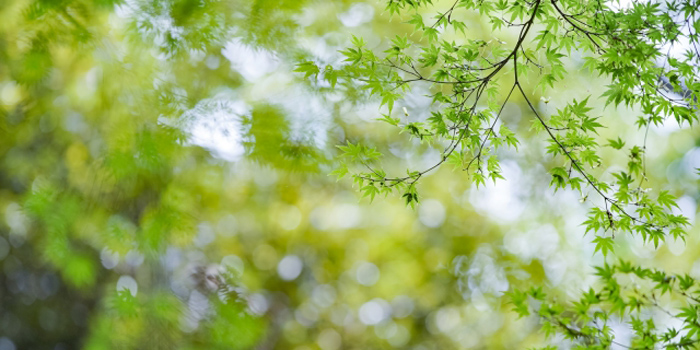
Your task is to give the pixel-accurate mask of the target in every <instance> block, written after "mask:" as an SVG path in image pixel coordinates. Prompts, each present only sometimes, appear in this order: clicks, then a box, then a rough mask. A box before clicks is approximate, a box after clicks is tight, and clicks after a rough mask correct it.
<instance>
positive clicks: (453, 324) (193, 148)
mask: <svg viewBox="0 0 700 350" xmlns="http://www.w3.org/2000/svg"><path fill="white" fill-rule="evenodd" d="M439 5H445V7H447V8H448V7H449V5H450V4H447V3H445V4H443V2H439ZM421 11H423V10H421ZM426 11H427V10H426ZM404 20H406V21H408V20H410V18H405V19H404V18H402V19H401V20H398V19H397V18H396V17H394V19H391V18H390V16H389V14H388V13H386V12H384V10H383V4H375V3H373V2H361V1H350V0H348V1H340V0H338V1H324V2H321V1H291V0H289V1H287V0H284V1H282V0H253V1H251V0H228V1H201V0H196V1H194V0H167V1H161V0H125V1H111V0H92V1H89V0H61V1H50V0H36V1H33V0H11V1H4V2H0V116H1V117H0V209H1V210H0V213H2V216H1V218H2V219H0V349H1V350H7V349H15V348H16V349H75V348H85V349H192V350H194V349H251V348H256V349H323V350H335V349H368V348H371V349H375V348H379V349H381V348H414V349H452V348H455V349H458V348H472V347H474V348H526V347H529V346H537V345H541V344H543V342H544V335H543V334H542V333H540V332H538V329H539V325H538V320H537V319H533V318H529V319H520V320H518V314H517V313H515V312H512V311H511V310H512V305H510V304H508V300H506V299H505V298H502V295H503V293H504V292H506V291H507V290H510V289H512V287H530V286H533V285H545V286H547V287H548V289H551V294H550V295H558V296H559V297H560V298H562V299H567V298H568V296H570V295H576V296H578V295H579V291H580V290H583V289H587V288H588V287H589V286H590V285H591V284H593V279H592V277H591V276H592V271H591V270H592V269H591V268H589V266H591V265H593V264H597V265H600V264H601V262H602V261H603V257H602V256H601V255H600V254H595V255H594V249H595V248H594V247H595V245H594V244H593V243H591V240H592V237H584V236H583V233H584V228H583V227H579V226H578V225H579V224H580V223H582V222H583V221H584V220H585V217H584V214H585V209H586V205H588V202H585V203H583V204H581V203H579V199H581V198H580V196H579V195H578V194H577V193H576V192H574V191H567V190H562V191H560V193H558V194H556V195H555V196H552V192H551V191H550V190H548V189H547V187H548V185H549V181H550V177H549V175H548V173H547V171H546V170H545V169H544V168H543V167H542V165H541V164H542V163H545V165H546V166H547V169H549V168H550V166H551V165H552V164H553V163H554V161H553V160H552V159H549V158H543V157H542V153H543V152H542V151H541V150H542V149H544V148H545V147H546V146H545V145H542V144H539V143H538V142H539V141H538V140H539V138H538V136H537V135H536V134H535V133H534V132H531V131H529V128H530V126H531V123H530V122H529V120H527V119H526V118H524V117H523V116H524V112H523V111H524V110H525V109H524V108H525V107H526V105H525V101H524V100H518V99H514V100H513V101H512V104H511V105H509V109H508V110H507V111H508V118H507V120H508V121H507V124H508V125H507V126H508V127H509V128H510V129H512V130H514V131H517V132H518V135H519V138H520V141H521V146H519V150H518V152H517V153H515V152H508V151H504V152H503V154H500V155H499V156H500V159H501V161H502V162H503V164H504V166H503V168H504V176H505V177H506V178H507V179H509V180H508V181H512V182H510V185H509V186H510V187H508V185H503V184H501V183H499V185H498V186H491V185H487V186H486V188H481V189H475V188H472V186H471V185H470V184H469V183H468V182H467V181H465V180H464V178H463V177H462V176H461V175H460V174H459V173H452V172H451V171H450V169H438V170H437V171H436V172H435V173H434V174H431V175H429V176H425V177H424V178H423V179H422V180H421V181H422V182H421V194H422V195H423V196H424V197H421V202H420V204H419V205H418V206H416V209H415V210H411V209H410V208H406V206H405V204H404V203H405V201H404V199H402V198H395V197H388V198H387V199H384V200H381V201H375V202H374V203H373V204H369V203H367V201H364V200H360V195H359V194H357V193H356V192H357V188H353V184H351V183H349V182H348V183H346V182H344V181H341V182H337V181H336V180H335V178H334V177H330V176H328V174H329V173H331V172H332V171H334V170H336V169H337V168H338V166H339V162H338V158H339V155H340V153H339V152H338V150H337V149H336V148H335V145H338V144H346V141H348V140H349V141H351V142H353V143H354V144H356V143H357V142H358V141H366V142H369V143H374V144H375V145H373V146H372V147H375V146H376V147H375V148H376V149H377V150H378V151H380V152H381V153H383V154H385V155H387V156H386V157H385V158H384V159H383V163H382V164H383V166H384V167H385V168H386V169H387V171H392V172H398V171H402V170H399V169H405V168H406V167H409V166H410V167H413V166H416V165H421V166H422V165H425V164H429V163H432V161H433V160H435V159H439V154H435V153H434V152H432V151H431V148H430V147H428V146H426V145H425V144H423V143H420V142H414V141H413V140H411V139H410V138H408V137H406V134H398V133H396V132H395V131H394V130H393V129H392V128H391V126H390V125H386V123H383V122H378V121H375V120H374V119H375V118H380V117H381V114H382V113H386V112H387V111H386V110H381V113H380V112H378V111H377V109H378V107H379V103H380V102H381V99H379V100H376V99H373V98H369V97H368V96H367V93H366V91H364V90H363V89H362V88H361V87H360V86H357V85H353V84H340V83H337V82H336V80H335V79H337V78H338V77H337V74H339V73H338V72H336V71H335V70H334V68H333V67H334V66H336V67H337V66H338V65H339V64H340V62H342V61H343V60H344V59H345V57H343V55H342V54H340V53H339V52H338V51H339V50H341V49H344V48H346V47H348V46H351V45H352V44H353V43H352V42H351V40H352V35H351V34H354V35H357V36H361V37H363V38H364V40H365V41H366V44H367V45H368V46H370V47H371V48H372V49H381V50H383V49H386V48H388V47H390V45H392V43H391V40H387V39H385V38H393V37H394V36H395V35H397V34H399V35H401V36H404V35H405V34H406V33H411V31H412V28H414V25H413V24H408V23H402V22H404ZM465 22H468V23H469V24H470V27H469V28H470V29H469V30H470V33H471V34H473V35H474V36H475V37H482V38H483V39H487V40H488V39H489V35H490V31H489V30H488V29H489V28H490V25H489V24H487V23H482V21H481V19H480V17H479V16H478V15H474V16H471V17H469V18H468V20H467V19H465ZM411 40H412V41H416V42H421V41H425V40H427V39H424V38H421V37H420V35H418V34H415V35H412V36H411ZM300 61H301V62H313V64H314V65H316V66H318V67H319V73H320V75H321V77H323V78H328V77H330V78H328V79H327V81H325V82H323V81H321V82H320V83H318V82H311V81H309V80H303V79H301V78H303V75H304V74H301V75H300V76H299V75H297V73H293V70H294V69H295V65H296V63H298V62H300ZM567 62H568V61H567ZM567 64H571V66H570V67H569V68H570V69H569V73H568V74H569V78H568V81H567V82H565V85H563V86H561V87H560V88H559V91H558V94H557V96H553V97H552V98H551V100H552V101H551V102H549V101H548V102H547V103H543V104H542V108H543V109H546V108H550V109H552V110H554V109H555V107H551V106H556V108H563V106H565V105H566V103H565V102H563V101H568V100H569V99H570V98H569V96H576V97H577V98H578V96H579V95H580V94H584V93H586V94H587V93H588V92H587V91H583V90H590V89H595V88H597V86H599V85H598V84H604V83H605V81H604V80H603V79H600V78H592V77H590V76H588V75H584V74H583V73H579V70H578V67H579V66H580V63H576V62H573V63H571V62H568V63H567ZM577 64H578V65H577ZM312 74H313V73H312ZM334 76H335V78H334ZM336 84H337V85H336ZM333 85H335V86H334V87H335V89H333ZM497 92H498V91H497ZM427 93H429V87H428V86H424V87H418V88H417V89H414V92H413V93H412V94H409V95H407V96H406V97H405V98H402V99H397V100H396V101H394V102H393V103H394V104H395V106H396V107H395V111H394V114H393V115H391V116H389V118H396V117H397V116H399V118H407V119H409V118H415V119H410V120H412V121H415V122H418V121H419V119H420V118H423V119H425V118H427V117H429V116H430V112H431V111H432V110H431V107H430V101H429V99H426V98H425V97H424V96H422V95H423V94H427ZM498 93H500V92H498ZM533 94H535V95H534V96H536V97H537V98H539V97H540V95H537V94H539V92H533ZM542 97H547V96H544V95H542ZM398 107H406V108H407V112H408V113H406V114H410V115H405V116H403V117H401V116H400V114H401V113H403V112H402V111H400V109H399V108H398ZM601 107H602V106H600V104H596V108H601ZM553 112H554V111H552V113H553ZM624 113H631V112H630V111H627V110H624V111H620V112H619V114H620V115H622V114H624ZM615 117H616V115H615V114H613V115H611V116H609V117H608V118H606V124H605V125H607V126H609V129H614V130H616V131H615V132H614V134H615V136H617V135H619V134H620V133H619V132H617V130H623V132H627V131H629V134H623V135H622V136H623V138H624V139H627V137H626V136H629V135H632V131H631V130H628V129H630V128H628V126H627V125H626V124H624V121H622V120H621V119H620V118H615ZM662 132H663V130H661V131H659V132H658V133H657V131H656V130H654V131H652V133H651V134H650V141H649V142H656V145H657V146H658V151H657V152H656V153H654V154H651V152H649V154H648V155H647V156H648V159H649V163H648V164H647V167H648V171H647V172H648V181H649V183H650V184H653V185H657V184H659V183H661V182H660V181H661V180H664V181H665V178H666V177H667V174H671V175H673V176H669V178H670V179H669V181H668V182H664V183H666V184H667V185H666V186H667V187H668V189H669V191H671V192H672V193H674V194H675V195H677V196H679V197H683V196H685V197H683V198H686V199H687V201H690V202H692V203H695V202H694V201H695V200H696V199H697V198H698V193H697V188H696V187H697V186H695V182H694V181H695V180H696V179H697V176H695V175H694V173H693V174H691V175H689V174H687V172H686V171H685V170H684V169H685V168H686V167H687V163H688V162H689V161H690V160H688V159H691V158H692V157H694V154H695V153H693V152H694V149H695V148H694V146H695V144H696V141H695V140H696V139H697V138H696V135H695V131H694V130H687V129H682V130H674V131H671V132H673V137H672V138H671V139H670V140H671V142H660V141H659V140H664V139H665V138H664V137H665V136H664V134H663V133H662ZM600 133H601V134H602V135H603V136H605V137H609V138H614V137H615V136H613V135H608V134H607V133H606V131H605V130H601V131H600ZM601 157H602V158H603V160H612V161H619V160H620V158H622V159H625V156H620V155H619V154H617V153H614V152H607V151H605V152H603V153H602V154H601ZM543 159H544V160H543ZM692 159H694V158H692ZM499 186H500V187H499ZM499 188H500V189H501V190H499ZM499 191H500V192H499ZM582 208H583V213H582V212H581V209H582ZM686 214H688V213H686ZM690 214H692V215H691V216H693V215H694V213H690ZM692 232H693V231H691V233H692ZM687 241H688V243H687V244H688V245H687V248H685V250H684V251H683V250H679V249H680V248H677V247H675V246H670V245H664V244H662V245H661V247H660V248H659V249H658V250H655V249H653V247H648V246H645V245H643V244H640V243H639V242H637V241H635V240H634V238H630V237H622V238H620V242H618V245H619V247H617V254H619V255H620V256H622V257H625V258H627V259H637V260H641V261H645V260H648V261H649V262H648V263H649V264H654V265H657V266H659V267H664V268H676V269H680V270H683V271H691V270H693V266H694V265H693V264H694V262H695V261H696V259H697V258H698V253H697V252H698V251H699V250H697V249H694V248H696V247H697V244H698V242H697V239H696V238H695V236H694V235H692V234H691V235H689V237H688V238H687ZM679 251H680V253H679ZM676 254H681V255H680V257H676V256H675V255H676ZM679 261H680V263H679ZM693 271H694V270H693ZM695 272H696V273H697V272H698V271H695ZM504 335H508V336H504Z"/></svg>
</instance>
